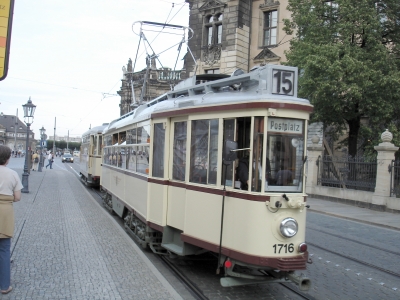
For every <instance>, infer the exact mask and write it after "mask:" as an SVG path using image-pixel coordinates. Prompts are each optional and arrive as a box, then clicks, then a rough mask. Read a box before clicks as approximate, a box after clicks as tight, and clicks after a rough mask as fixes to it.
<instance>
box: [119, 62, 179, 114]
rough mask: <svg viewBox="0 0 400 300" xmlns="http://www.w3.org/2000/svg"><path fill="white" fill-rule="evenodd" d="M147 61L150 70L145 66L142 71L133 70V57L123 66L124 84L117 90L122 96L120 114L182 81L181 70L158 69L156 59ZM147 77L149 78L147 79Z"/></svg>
mask: <svg viewBox="0 0 400 300" xmlns="http://www.w3.org/2000/svg"><path fill="white" fill-rule="evenodd" d="M147 63H148V65H149V68H148V71H147V68H145V69H143V70H142V71H138V72H133V71H132V60H131V59H129V61H128V64H127V66H126V67H125V66H124V67H123V68H122V72H123V74H122V80H121V81H122V85H121V89H120V90H119V91H118V92H117V93H118V95H120V96H121V102H120V104H119V107H120V116H122V115H124V114H126V113H128V112H130V111H131V110H132V109H133V108H135V107H137V106H138V105H139V104H141V103H142V102H147V101H149V100H152V99H154V98H156V97H158V96H160V95H162V94H164V93H166V92H168V91H170V90H171V89H172V87H173V86H174V85H175V84H176V83H178V82H179V81H181V73H182V71H181V70H178V71H174V70H172V69H170V68H158V69H157V66H156V61H155V59H152V60H151V62H147ZM146 73H148V74H147V76H146ZM146 77H147V80H146V81H145V80H144V79H145V78H146ZM132 91H133V93H132ZM142 94H143V96H142ZM132 95H134V97H132Z"/></svg>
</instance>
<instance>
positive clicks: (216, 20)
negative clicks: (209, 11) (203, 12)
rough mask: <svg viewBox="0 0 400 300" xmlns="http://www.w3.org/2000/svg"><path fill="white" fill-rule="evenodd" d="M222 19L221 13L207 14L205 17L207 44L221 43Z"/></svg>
mask: <svg viewBox="0 0 400 300" xmlns="http://www.w3.org/2000/svg"><path fill="white" fill-rule="evenodd" d="M222 20H223V14H217V15H212V16H207V17H206V18H205V21H204V22H205V36H206V38H207V41H206V42H207V45H208V46H210V45H216V44H221V43H222Z"/></svg>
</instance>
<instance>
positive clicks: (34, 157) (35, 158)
mask: <svg viewBox="0 0 400 300" xmlns="http://www.w3.org/2000/svg"><path fill="white" fill-rule="evenodd" d="M39 159H40V155H39V154H38V152H37V151H36V152H35V153H33V155H32V171H37V167H38V163H39Z"/></svg>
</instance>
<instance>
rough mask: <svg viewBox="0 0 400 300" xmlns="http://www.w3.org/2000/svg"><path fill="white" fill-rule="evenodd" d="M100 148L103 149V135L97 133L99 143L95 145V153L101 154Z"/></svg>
mask: <svg viewBox="0 0 400 300" xmlns="http://www.w3.org/2000/svg"><path fill="white" fill-rule="evenodd" d="M101 149H103V136H101V135H99V143H98V147H97V153H99V154H101Z"/></svg>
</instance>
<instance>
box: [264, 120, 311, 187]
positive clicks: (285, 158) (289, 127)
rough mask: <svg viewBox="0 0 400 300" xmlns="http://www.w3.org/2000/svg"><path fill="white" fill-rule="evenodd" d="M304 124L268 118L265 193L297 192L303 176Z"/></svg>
mask: <svg viewBox="0 0 400 300" xmlns="http://www.w3.org/2000/svg"><path fill="white" fill-rule="evenodd" d="M303 158H304V121H302V120H293V119H283V118H269V119H268V140H267V159H268V160H269V162H270V176H269V177H268V178H266V182H265V191H271V192H275V191H276V192H278V191H286V192H301V191H302V185H303V172H304V160H303Z"/></svg>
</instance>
